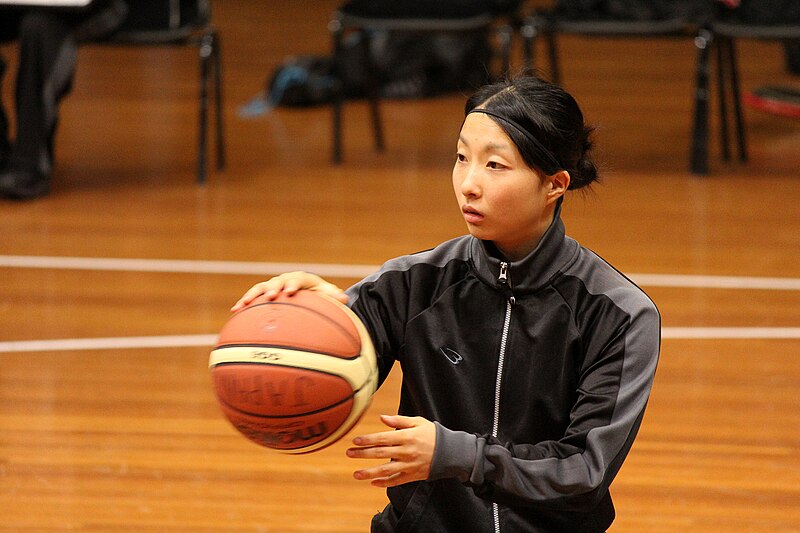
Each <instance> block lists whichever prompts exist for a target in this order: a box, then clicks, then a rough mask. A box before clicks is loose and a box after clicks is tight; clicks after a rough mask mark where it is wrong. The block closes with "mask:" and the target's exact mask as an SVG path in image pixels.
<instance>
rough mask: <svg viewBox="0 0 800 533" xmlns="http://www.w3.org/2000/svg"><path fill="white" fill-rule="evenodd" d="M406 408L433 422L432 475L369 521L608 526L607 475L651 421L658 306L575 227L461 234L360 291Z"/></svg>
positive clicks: (466, 526)
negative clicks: (506, 236)
mask: <svg viewBox="0 0 800 533" xmlns="http://www.w3.org/2000/svg"><path fill="white" fill-rule="evenodd" d="M348 294H349V295H350V298H351V300H350V302H351V303H350V305H351V308H352V309H353V311H355V313H356V314H357V315H358V316H359V317H361V319H362V320H363V322H364V323H365V325H366V326H367V329H368V330H369V333H370V335H371V336H372V339H373V342H374V344H375V348H376V351H377V354H378V365H379V371H380V376H381V382H382V381H383V380H384V379H385V378H386V376H387V375H388V373H389V371H390V369H391V367H392V365H393V364H394V362H395V361H398V362H399V363H400V365H401V368H402V372H403V382H402V391H401V397H400V407H399V413H400V414H402V415H407V416H422V417H425V418H427V419H428V420H431V421H434V422H435V423H436V449H435V454H434V458H433V464H432V468H431V473H430V478H429V479H428V480H427V481H424V482H417V483H408V484H405V485H402V486H399V487H394V488H390V489H388V491H387V493H388V496H389V499H390V502H391V503H390V504H389V505H388V506H387V507H386V509H385V510H384V511H383V513H380V514H378V515H376V516H375V518H374V520H373V524H372V530H373V531H398V532H402V531H419V532H459V533H460V532H473V531H474V532H491V531H500V532H508V533H510V532H526V533H528V532H535V531H547V532H550V531H564V532H570V533H576V532H582V531H587V532H596V531H605V530H606V528H607V527H608V526H609V525H610V524H611V522H612V521H613V519H614V506H613V504H612V502H611V496H610V494H609V485H610V484H611V482H612V480H613V479H614V476H615V475H616V473H617V471H618V470H619V468H620V466H621V465H622V462H623V460H624V459H625V456H626V455H627V453H628V451H629V450H630V447H631V445H632V443H633V440H634V437H635V436H636V432H637V430H638V428H639V425H640V423H641V421H642V416H643V414H644V410H645V405H646V404H647V399H648V396H649V394H650V388H651V385H652V382H653V377H654V374H655V370H656V363H657V360H658V353H659V345H660V316H659V313H658V310H657V309H656V307H655V305H654V304H653V302H652V301H651V300H650V299H649V298H648V297H647V296H646V295H645V294H644V292H642V290H641V289H639V288H638V287H637V286H636V285H634V284H633V283H632V282H631V281H630V280H628V279H627V278H626V277H625V276H623V275H622V274H620V273H619V272H618V271H617V270H615V269H614V268H613V267H611V266H610V265H609V264H608V263H606V262H605V261H604V260H602V259H601V258H600V257H598V256H597V255H595V254H594V253H593V252H591V251H589V250H587V249H586V248H583V247H581V246H580V245H579V244H578V243H577V242H576V241H574V240H573V239H571V238H569V237H567V236H566V235H565V233H564V224H563V223H562V221H561V219H560V216H559V212H557V213H556V216H555V219H554V222H553V223H552V224H551V226H550V228H549V229H548V230H547V232H546V233H545V235H544V236H543V238H542V240H541V241H540V243H539V245H538V246H537V248H536V250H534V251H533V252H532V253H531V254H530V255H529V256H528V257H526V258H524V259H523V260H521V261H518V262H507V261H505V260H504V259H503V258H502V256H501V254H500V253H499V252H498V251H497V249H496V248H495V247H494V246H493V245H492V243H491V242H484V241H480V240H478V239H476V238H474V237H472V236H463V237H459V238H456V239H453V240H451V241H448V242H445V243H443V244H441V245H439V246H437V247H436V248H434V249H433V250H429V251H426V252H421V253H418V254H413V255H408V256H404V257H399V258H397V259H394V260H391V261H389V262H387V263H386V264H385V265H384V266H383V267H382V268H381V269H380V270H379V271H378V272H377V273H375V274H373V275H371V276H369V277H368V278H366V279H364V280H363V281H361V282H359V283H358V284H356V285H354V286H353V287H351V288H350V289H349V290H348Z"/></svg>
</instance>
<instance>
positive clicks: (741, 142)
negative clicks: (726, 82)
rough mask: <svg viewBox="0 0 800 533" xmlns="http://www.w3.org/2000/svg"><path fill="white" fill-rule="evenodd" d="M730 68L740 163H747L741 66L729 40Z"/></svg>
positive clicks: (731, 41)
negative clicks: (741, 91) (740, 84)
mask: <svg viewBox="0 0 800 533" xmlns="http://www.w3.org/2000/svg"><path fill="white" fill-rule="evenodd" d="M728 66H729V73H730V78H731V92H732V95H731V98H732V99H733V118H734V120H735V122H736V135H737V142H738V147H739V161H741V162H745V161H747V140H746V139H745V131H744V119H743V116H742V97H741V93H740V90H739V66H738V64H737V62H736V44H735V42H734V40H733V39H728Z"/></svg>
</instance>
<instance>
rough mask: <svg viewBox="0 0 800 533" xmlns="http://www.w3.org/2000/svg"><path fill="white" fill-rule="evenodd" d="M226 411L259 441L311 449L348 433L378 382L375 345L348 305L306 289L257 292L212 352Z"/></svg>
mask: <svg viewBox="0 0 800 533" xmlns="http://www.w3.org/2000/svg"><path fill="white" fill-rule="evenodd" d="M209 368H210V371H211V380H212V383H213V387H214V392H215V394H216V397H217V400H218V402H219V405H220V407H221V408H222V412H223V413H224V414H225V416H226V417H227V419H228V420H229V421H230V423H231V424H233V426H234V427H235V428H236V429H238V430H239V432H241V433H242V434H243V435H244V436H245V437H247V438H248V439H250V440H252V441H253V442H255V443H257V444H260V445H261V446H266V447H268V448H272V449H274V450H278V451H280V452H285V453H308V452H312V451H316V450H319V449H322V448H324V447H326V446H329V445H330V444H333V443H334V442H336V441H337V440H339V439H340V438H342V437H343V436H344V435H345V434H346V433H347V432H348V431H349V430H350V429H352V427H353V426H354V425H355V424H356V422H358V420H359V419H360V418H361V415H363V414H364V411H365V410H366V408H367V407H368V405H369V402H370V399H371V398H372V394H373V393H374V392H375V389H376V387H377V379H378V371H377V363H376V358H375V350H374V348H373V346H372V341H371V340H370V338H369V335H368V334H367V331H366V328H365V327H364V325H363V324H362V323H361V321H360V320H359V319H358V317H357V316H356V315H355V314H354V313H353V312H352V311H351V310H350V309H349V308H348V307H347V306H345V305H344V304H342V303H340V302H338V301H337V300H334V299H333V298H330V297H328V296H325V295H323V294H321V293H318V292H314V291H309V290H302V291H298V292H297V293H295V294H294V295H292V296H287V295H285V294H281V295H279V296H278V297H277V298H276V299H275V300H272V301H270V300H267V299H266V298H264V297H263V296H262V297H259V298H257V299H255V300H254V301H253V302H252V303H251V304H250V305H248V306H247V307H245V308H244V309H241V310H239V311H237V312H236V313H235V314H234V315H233V316H232V317H231V318H230V319H229V320H228V322H227V323H226V324H225V325H224V326H223V328H222V330H221V332H220V334H219V339H218V341H217V343H216V345H215V346H214V348H213V350H212V351H211V356H210V358H209Z"/></svg>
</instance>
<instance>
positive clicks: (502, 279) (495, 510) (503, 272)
mask: <svg viewBox="0 0 800 533" xmlns="http://www.w3.org/2000/svg"><path fill="white" fill-rule="evenodd" d="M497 281H498V282H499V283H500V284H501V285H503V286H505V287H506V289H507V290H508V299H507V300H506V316H505V319H504V320H503V335H502V336H501V337H500V356H499V357H498V360H497V379H496V381H495V385H494V419H493V420H492V437H494V438H497V433H498V430H499V427H500V386H501V384H502V382H503V366H504V362H505V358H506V344H507V342H508V330H509V328H510V326H511V309H512V308H513V306H514V295H513V293H512V292H511V284H510V283H509V280H508V263H506V262H505V261H503V262H501V263H500V275H499V276H498V277H497ZM492 515H493V518H494V531H495V533H500V508H499V506H498V505H497V503H492Z"/></svg>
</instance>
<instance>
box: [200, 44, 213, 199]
mask: <svg viewBox="0 0 800 533" xmlns="http://www.w3.org/2000/svg"><path fill="white" fill-rule="evenodd" d="M212 41H213V39H212V37H211V36H210V34H209V33H208V32H207V33H205V34H203V36H202V37H201V38H200V117H199V124H200V127H199V134H198V150H197V183H198V184H201V185H202V184H205V182H206V178H207V175H208V164H207V162H208V154H207V152H206V145H207V142H206V140H207V138H208V84H209V70H210V68H211V66H210V57H211V50H212V49H213V44H212Z"/></svg>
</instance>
